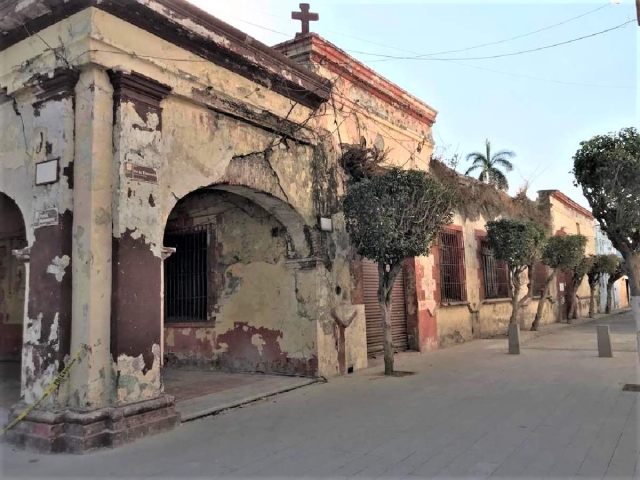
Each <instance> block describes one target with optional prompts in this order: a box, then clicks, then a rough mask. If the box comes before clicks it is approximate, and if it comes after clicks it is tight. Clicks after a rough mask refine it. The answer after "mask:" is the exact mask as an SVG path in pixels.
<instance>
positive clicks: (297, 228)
mask: <svg viewBox="0 0 640 480" xmlns="http://www.w3.org/2000/svg"><path fill="white" fill-rule="evenodd" d="M206 190H219V191H226V192H229V193H233V194H235V195H238V196H240V197H244V198H246V199H247V200H250V201H252V202H254V203H255V204H256V205H259V206H260V207H261V208H262V209H263V210H265V211H266V212H267V213H269V214H270V215H273V217H274V218H276V219H277V220H278V221H279V222H280V223H281V224H282V225H283V226H284V228H285V229H286V234H287V236H288V239H289V241H290V246H291V249H290V251H289V254H290V257H291V258H296V259H303V258H309V257H313V256H315V255H318V253H319V243H320V242H319V238H318V232H317V231H316V229H315V228H314V227H313V226H310V225H309V224H307V223H306V222H305V220H304V219H303V217H302V215H300V213H298V212H297V211H296V209H295V208H294V207H293V206H292V205H291V204H290V203H287V202H286V201H285V200H283V199H281V198H280V196H279V195H278V196H276V195H274V194H272V193H270V192H267V191H263V190H259V189H256V188H253V187H250V186H246V185H237V184H233V185H232V184H229V183H216V184H211V185H208V186H202V187H199V188H196V189H194V190H192V191H190V192H189V193H187V194H186V195H184V196H182V197H181V198H177V197H175V196H174V197H173V198H174V202H173V205H171V208H169V209H167V211H166V212H165V216H164V219H163V230H164V228H165V226H166V224H167V222H168V220H169V217H170V216H171V214H172V213H173V211H174V209H175V208H176V206H177V205H178V204H179V203H180V202H181V201H182V200H183V199H185V198H187V197H189V196H190V195H193V194H196V193H197V192H203V191H206Z"/></svg>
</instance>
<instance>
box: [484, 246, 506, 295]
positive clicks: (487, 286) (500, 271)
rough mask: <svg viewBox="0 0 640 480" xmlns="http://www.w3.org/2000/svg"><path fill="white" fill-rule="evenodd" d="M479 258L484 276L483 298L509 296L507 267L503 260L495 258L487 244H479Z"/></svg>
mask: <svg viewBox="0 0 640 480" xmlns="http://www.w3.org/2000/svg"><path fill="white" fill-rule="evenodd" d="M480 257H481V258H482V273H483V276H484V297H485V298H508V297H510V296H511V288H510V286H509V267H508V266H507V262H505V261H504V260H498V259H496V258H495V255H494V253H493V249H492V248H491V247H490V246H489V242H488V241H486V240H482V241H481V242H480Z"/></svg>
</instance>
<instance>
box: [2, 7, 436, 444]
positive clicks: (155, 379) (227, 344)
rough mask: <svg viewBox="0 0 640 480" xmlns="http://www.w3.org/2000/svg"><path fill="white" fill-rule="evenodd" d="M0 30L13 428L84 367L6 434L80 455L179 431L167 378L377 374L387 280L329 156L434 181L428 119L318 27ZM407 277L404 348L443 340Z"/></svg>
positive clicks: (173, 19)
mask: <svg viewBox="0 0 640 480" xmlns="http://www.w3.org/2000/svg"><path fill="white" fill-rule="evenodd" d="M0 27H1V28H2V30H3V31H4V32H5V34H4V35H3V36H2V38H1V39H0V89H2V97H1V104H0V121H1V123H2V129H1V131H0V145H1V147H0V158H1V162H2V163H1V169H2V170H1V172H2V175H1V176H0V192H1V193H0V198H1V203H0V214H1V215H2V217H1V221H0V224H1V225H2V230H1V231H0V242H2V243H0V246H1V247H2V249H1V250H0V254H2V259H1V260H0V271H1V272H2V275H1V276H0V278H1V279H2V280H1V283H0V288H2V292H3V295H4V296H3V298H5V299H7V301H3V302H2V309H1V310H0V312H1V314H2V320H3V322H2V327H1V328H2V329H3V330H2V338H3V343H2V349H3V352H2V353H3V355H5V356H16V355H17V354H18V353H19V352H21V378H22V388H21V393H20V395H21V401H20V402H19V403H18V404H17V405H15V407H14V409H13V414H12V415H13V417H15V416H16V415H18V414H19V413H20V412H22V411H23V410H24V409H25V408H26V407H27V406H28V405H32V404H34V403H35V402H37V401H39V400H40V399H41V398H42V397H43V396H44V394H45V392H46V391H47V389H48V387H49V386H51V385H52V384H53V382H54V380H55V379H56V378H57V376H58V375H59V373H60V372H62V370H63V369H64V367H65V366H67V365H70V364H71V362H72V361H75V363H74V364H73V365H72V367H71V369H70V374H69V377H68V379H66V380H64V381H63V382H62V383H61V384H60V385H59V386H58V387H57V388H56V389H55V390H54V391H53V393H52V394H51V395H49V396H48V397H46V398H45V400H44V401H43V402H42V403H41V404H39V406H38V408H37V409H35V410H34V411H32V412H31V413H29V415H28V417H27V418H26V419H25V420H23V421H22V422H20V423H19V424H18V425H17V426H15V427H14V428H13V429H12V430H11V431H10V432H9V437H10V439H11V440H12V441H13V442H15V443H18V444H21V445H26V446H29V447H32V448H36V449H39V450H42V451H78V452H80V451H85V450H87V449H91V448H95V447H99V446H104V445H117V444H119V443H122V442H125V441H129V440H132V439H134V438H136V437H138V436H140V435H145V434H149V433H154V432H157V431H162V430H166V429H169V428H172V427H173V426H174V425H175V424H176V423H177V422H178V415H177V413H176V410H175V405H174V399H173V398H172V397H170V396H168V395H165V394H164V392H163V381H162V377H163V375H162V372H163V369H164V368H166V367H167V366H175V367H181V366H190V367H194V366H195V367H202V368H208V369H210V368H214V369H219V370H225V371H231V372H246V371H249V372H256V371H257V372H271V373H284V374H296V375H308V376H318V375H324V376H331V375H336V374H340V373H345V372H346V371H351V370H353V369H359V368H363V367H365V366H366V365H367V354H368V353H371V352H374V351H376V349H378V347H379V344H380V341H379V338H378V336H379V334H378V333H377V332H374V331H373V330H374V328H378V329H379V326H378V325H377V323H376V322H372V321H369V322H367V318H369V319H371V318H372V315H373V316H374V317H375V315H377V313H376V310H375V309H376V308H377V307H376V306H375V305H374V303H373V302H372V299H371V288H373V287H372V285H374V284H375V282H376V281H377V277H375V270H372V269H371V268H370V265H368V264H367V262H365V261H363V260H362V259H357V258H355V257H354V255H353V253H352V248H351V246H350V244H349V240H348V237H347V235H346V232H345V229H344V222H343V221H342V220H341V218H342V217H341V214H340V209H339V202H338V199H339V197H340V196H341V195H342V193H343V191H344V177H345V174H344V171H343V170H342V168H341V167H340V158H341V154H342V151H343V148H345V146H346V145H350V144H359V145H362V144H366V145H376V146H378V147H379V148H385V147H388V148H390V149H391V153H390V161H391V162H392V163H395V164H398V165H405V166H411V167H417V168H425V169H426V168H428V159H429V158H430V156H431V152H432V147H433V144H432V140H431V125H432V124H433V122H434V121H435V117H436V112H435V110H434V109H432V108H431V107H429V106H428V105H426V104H424V103H423V102H421V101H419V100H418V99H416V98H414V97H412V96H410V95H409V94H407V93H406V92H404V91H402V90H401V89H400V88H398V87H397V86H395V85H393V84H392V83H390V82H389V81H387V80H385V79H383V78H382V77H380V76H378V75H376V74H375V73H374V72H373V71H371V70H370V69H367V68H366V67H364V66H363V65H361V64H358V63H357V62H355V61H354V60H353V59H350V58H349V57H348V56H346V54H344V52H341V51H340V50H339V49H337V48H336V47H334V46H333V45H331V44H329V43H328V42H326V41H323V40H322V39H320V38H319V37H317V36H314V35H307V36H300V37H298V38H297V39H296V41H295V42H292V43H291V44H288V45H281V46H278V48H277V49H272V48H269V47H267V46H265V45H263V44H261V43H260V42H257V41H255V40H254V39H251V38H249V37H248V36H247V35H246V34H244V33H242V32H240V31H238V30H236V29H234V28H232V27H230V26H229V25H227V24H225V23H223V22H221V21H219V20H217V19H216V18H214V17H212V16H210V15H208V14H206V13H205V12H203V11H201V10H199V9H197V8H195V7H193V6H192V5H190V4H188V3H186V2H184V1H181V0H151V1H142V0H140V1H131V2H127V3H126V5H125V4H122V3H120V2H111V1H106V2H105V1H101V2H95V1H92V0H71V1H65V2H62V1H59V2H58V1H56V0H52V1H42V2H32V3H29V4H23V3H15V2H12V3H10V4H7V5H6V6H4V7H3V10H2V20H1V21H0ZM285 54H286V55H290V56H291V58H288V57H287V56H286V55H285ZM323 59H324V60H323ZM316 62H317V63H316ZM301 64H306V66H305V65H301ZM11 252H12V254H11ZM408 269H409V270H408V272H410V273H411V272H413V269H412V266H411V265H409V266H408ZM398 285H399V286H400V287H399V288H398V289H397V292H396V294H397V298H398V299H399V300H398V301H397V302H396V305H397V307H396V308H397V310H398V311H397V313H396V314H395V315H394V318H396V319H397V321H396V327H394V328H395V330H397V331H398V334H397V337H396V342H397V345H398V346H399V347H400V348H413V349H421V348H423V347H424V346H427V345H431V344H435V343H436V337H435V324H433V323H431V324H429V323H428V321H427V322H425V321H424V319H423V316H424V312H425V311H426V310H425V309H424V307H423V306H422V305H421V304H420V300H419V299H420V298H422V297H424V293H420V292H422V291H423V290H422V289H423V288H425V286H423V285H421V284H420V283H419V284H418V285H419V289H420V290H418V288H417V287H416V286H415V282H414V281H413V280H412V279H411V278H407V279H406V280H405V281H404V282H399V283H398ZM427 286H428V285H427ZM368 326H369V329H367V327H368Z"/></svg>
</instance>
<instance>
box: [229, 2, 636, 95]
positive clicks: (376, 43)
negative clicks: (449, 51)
mask: <svg viewBox="0 0 640 480" xmlns="http://www.w3.org/2000/svg"><path fill="white" fill-rule="evenodd" d="M607 5H608V4H607ZM603 7H604V6H603ZM603 7H600V8H603ZM596 10H598V9H596ZM596 10H593V11H591V12H587V13H585V14H583V15H581V16H585V15H588V14H589V13H593V12H595V11H596ZM257 13H262V12H257ZM271 16H274V15H271ZM230 17H231V18H234V19H236V20H238V21H241V22H244V23H246V24H248V25H252V26H254V27H257V28H261V29H263V30H267V31H269V32H272V33H277V34H279V35H283V36H285V37H287V38H289V39H291V35H289V34H288V33H284V32H280V31H278V30H274V29H272V28H268V27H264V26H262V25H259V24H257V23H253V22H249V21H247V20H244V19H242V18H239V17H234V16H230ZM276 18H282V17H276ZM576 18H580V16H578V17H574V19H576ZM571 20H572V19H569V20H566V21H565V22H561V23H567V22H569V21H571ZM632 21H633V20H630V21H629V22H627V23H630V22H632ZM548 28H550V27H548ZM618 28H620V27H618ZM343 35H344V36H346V37H349V38H353V39H355V40H360V41H363V42H368V43H371V44H374V45H378V46H381V47H386V48H392V49H395V50H399V51H404V52H408V53H416V52H413V51H411V50H405V49H402V48H397V47H393V46H391V45H385V44H382V43H378V42H372V41H368V40H365V39H362V38H358V37H354V36H351V35H346V34H343ZM574 41H575V40H574ZM545 48H548V47H545ZM344 51H345V52H348V53H356V54H365V55H378V54H373V53H368V52H360V51H358V50H349V49H344ZM434 55H435V54H434ZM396 58H397V59H400V58H403V57H394V58H390V59H384V60H363V63H364V62H366V63H372V62H384V61H389V60H393V59H396ZM412 58H416V59H420V58H422V55H419V54H416V57H407V59H412ZM424 60H440V61H446V62H449V63H453V64H455V65H460V66H463V67H468V68H474V69H476V70H484V71H486V72H491V73H496V74H498V75H508V76H511V77H517V78H524V79H527V80H535V81H538V82H548V83H556V84H559V85H573V86H578V87H589V88H611V89H622V90H635V88H636V87H625V86H621V85H600V84H592V83H580V82H568V81H564V80H555V79H550V78H542V77H534V76H530V75H522V74H519V73H513V72H505V71H502V70H495V69H492V68H486V67H480V66H478V65H469V64H467V63H462V62H458V61H456V60H455V59H446V58H434V59H429V58H426V59H424Z"/></svg>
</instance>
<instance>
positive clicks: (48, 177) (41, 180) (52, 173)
mask: <svg viewBox="0 0 640 480" xmlns="http://www.w3.org/2000/svg"><path fill="white" fill-rule="evenodd" d="M57 181H58V159H57V158H55V159H53V160H46V161H44V162H40V163H36V185H47V184H49V183H56V182H57Z"/></svg>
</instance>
